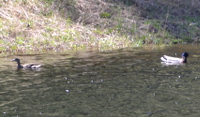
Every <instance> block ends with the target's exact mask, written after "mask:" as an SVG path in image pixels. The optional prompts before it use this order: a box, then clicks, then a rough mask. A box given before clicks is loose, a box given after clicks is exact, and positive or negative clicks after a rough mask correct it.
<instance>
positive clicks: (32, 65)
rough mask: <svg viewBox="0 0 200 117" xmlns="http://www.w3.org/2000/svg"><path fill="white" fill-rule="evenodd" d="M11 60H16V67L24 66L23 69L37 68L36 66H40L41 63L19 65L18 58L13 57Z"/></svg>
mask: <svg viewBox="0 0 200 117" xmlns="http://www.w3.org/2000/svg"><path fill="white" fill-rule="evenodd" d="M11 61H16V62H17V68H18V69H22V68H24V69H38V68H40V67H41V65H39V64H35V63H30V64H24V65H21V63H20V59H18V58H15V59H13V60H11Z"/></svg>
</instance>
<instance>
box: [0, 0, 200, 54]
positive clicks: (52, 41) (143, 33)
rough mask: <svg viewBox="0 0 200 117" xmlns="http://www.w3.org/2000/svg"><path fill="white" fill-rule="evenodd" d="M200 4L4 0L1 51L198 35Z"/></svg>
mask: <svg viewBox="0 0 200 117" xmlns="http://www.w3.org/2000/svg"><path fill="white" fill-rule="evenodd" d="M199 5H200V1H198V0H193V1H188V0H181V1H180V0H168V1H166V0H144V1H141V0H117V1H116V0H89V1H85V0H2V1H0V29H1V33H0V45H1V46H0V52H1V53H7V52H9V53H31V52H45V51H63V50H74V49H75V50H81V49H98V50H102V49H115V48H123V47H138V46H144V45H166V44H179V43H185V42H193V41H198V36H199V35H200V32H199V27H200V10H199V8H198V7H199Z"/></svg>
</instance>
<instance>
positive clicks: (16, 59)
mask: <svg viewBox="0 0 200 117" xmlns="http://www.w3.org/2000/svg"><path fill="white" fill-rule="evenodd" d="M11 61H17V62H19V61H20V60H19V59H18V58H15V59H13V60H11Z"/></svg>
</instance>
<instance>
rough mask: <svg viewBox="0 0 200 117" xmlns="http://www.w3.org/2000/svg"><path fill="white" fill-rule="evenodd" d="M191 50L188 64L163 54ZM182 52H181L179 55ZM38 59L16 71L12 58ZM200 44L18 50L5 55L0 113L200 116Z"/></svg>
mask: <svg viewBox="0 0 200 117" xmlns="http://www.w3.org/2000/svg"><path fill="white" fill-rule="evenodd" d="M185 51H187V52H188V53H189V58H188V63H187V64H185V65H179V66H176V65H171V66H165V65H163V64H161V61H160V57H161V56H162V55H163V54H167V55H171V56H177V57H179V56H181V54H182V52H185ZM174 53H177V54H174ZM16 57H18V58H21V61H22V63H29V62H37V63H40V64H42V65H43V66H42V67H41V68H40V69H38V70H17V69H16V63H15V62H11V61H10V60H11V59H13V58H16ZM199 58H200V47H199V46H191V45H176V46H171V47H166V48H164V49H162V50H158V49H153V50H152V49H141V48H131V49H119V50H114V51H106V52H97V51H87V52H76V53H69V54H67V53H59V54H39V55H16V56H7V57H3V56H2V57H1V58H0V64H1V66H0V70H1V71H0V95H1V96H0V116H1V117H94V116H96V117H122V116H124V117H148V116H151V117H161V116H162V117H188V116H192V117H195V116H199V115H200V111H199V110H200V106H199V105H200V85H199V84H200V66H199V64H200V61H199Z"/></svg>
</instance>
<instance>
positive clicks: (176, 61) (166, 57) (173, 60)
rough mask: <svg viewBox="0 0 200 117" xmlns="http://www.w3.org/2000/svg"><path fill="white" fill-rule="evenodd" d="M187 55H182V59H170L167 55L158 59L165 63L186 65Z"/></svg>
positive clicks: (185, 53)
mask: <svg viewBox="0 0 200 117" xmlns="http://www.w3.org/2000/svg"><path fill="white" fill-rule="evenodd" d="M188 56H189V54H188V53H187V52H184V53H182V58H177V57H171V56H167V55H163V56H162V57H161V58H160V59H161V60H162V61H163V62H165V63H175V64H177V63H187V57H188Z"/></svg>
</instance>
